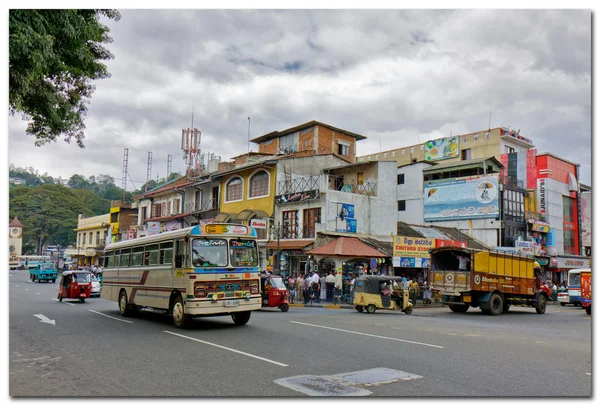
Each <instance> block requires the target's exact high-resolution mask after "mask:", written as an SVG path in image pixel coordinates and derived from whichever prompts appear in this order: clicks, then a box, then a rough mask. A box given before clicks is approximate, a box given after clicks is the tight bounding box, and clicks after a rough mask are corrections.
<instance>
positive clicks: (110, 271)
mask: <svg viewBox="0 0 600 405" xmlns="http://www.w3.org/2000/svg"><path fill="white" fill-rule="evenodd" d="M104 263H105V265H104V273H103V281H102V292H101V297H102V298H105V299H108V300H111V301H116V302H118V303H119V311H120V312H121V314H122V315H123V316H128V315H130V314H131V313H132V312H133V311H136V310H138V309H141V308H143V307H149V308H155V309H162V310H165V311H167V312H168V313H169V314H170V315H172V316H173V322H174V323H175V326H177V327H180V328H183V327H186V326H187V325H188V324H189V322H190V320H191V318H192V317H193V316H199V315H231V317H232V319H233V321H234V322H235V323H236V324H238V325H244V324H246V323H247V322H248V320H249V319H250V314H251V311H254V310H258V309H260V307H261V299H260V287H259V286H260V274H259V267H258V249H257V243H256V231H255V230H254V228H252V227H249V226H245V225H237V224H205V225H197V226H194V227H191V228H184V229H180V230H176V231H171V232H164V233H160V234H158V235H152V236H146V237H142V238H137V239H132V240H128V241H123V242H117V243H111V244H109V245H107V246H106V248H105V250H104Z"/></svg>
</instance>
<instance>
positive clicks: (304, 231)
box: [273, 225, 317, 240]
mask: <svg viewBox="0 0 600 405" xmlns="http://www.w3.org/2000/svg"><path fill="white" fill-rule="evenodd" d="M316 235H317V233H316V228H315V225H312V226H282V227H281V228H280V234H279V239H281V240H289V239H309V238H314V237H315V236H316ZM273 239H275V240H277V234H275V235H273Z"/></svg>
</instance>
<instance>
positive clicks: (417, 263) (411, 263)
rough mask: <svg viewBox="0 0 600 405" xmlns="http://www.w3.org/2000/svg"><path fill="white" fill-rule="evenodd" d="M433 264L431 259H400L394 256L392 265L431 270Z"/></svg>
mask: <svg viewBox="0 0 600 405" xmlns="http://www.w3.org/2000/svg"><path fill="white" fill-rule="evenodd" d="M430 264H431V260H430V259H425V258H421V257H399V256H394V257H393V258H392V265H393V266H394V267H416V268H423V267H426V268H429V267H430Z"/></svg>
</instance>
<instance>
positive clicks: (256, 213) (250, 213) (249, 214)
mask: <svg viewBox="0 0 600 405" xmlns="http://www.w3.org/2000/svg"><path fill="white" fill-rule="evenodd" d="M254 217H258V218H269V215H268V214H267V213H266V212H264V211H261V210H252V209H246V210H244V211H242V212H240V213H239V214H237V218H236V219H241V220H243V221H248V220H249V219H251V218H254Z"/></svg>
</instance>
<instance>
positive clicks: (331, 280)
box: [325, 270, 335, 302]
mask: <svg viewBox="0 0 600 405" xmlns="http://www.w3.org/2000/svg"><path fill="white" fill-rule="evenodd" d="M325 281H326V286H327V296H326V298H327V302H333V289H334V287H335V276H334V275H333V271H331V270H329V275H328V276H327V277H326V278H325Z"/></svg>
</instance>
